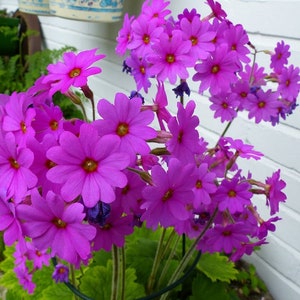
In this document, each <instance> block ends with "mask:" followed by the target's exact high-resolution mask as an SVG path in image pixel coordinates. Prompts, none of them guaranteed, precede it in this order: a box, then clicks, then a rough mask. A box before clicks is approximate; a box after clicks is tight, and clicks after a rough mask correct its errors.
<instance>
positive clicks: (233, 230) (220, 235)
mask: <svg viewBox="0 0 300 300" xmlns="http://www.w3.org/2000/svg"><path fill="white" fill-rule="evenodd" d="M248 234H249V232H248V228H247V227H244V226H243V223H242V222H238V223H234V224H229V225H226V226H222V225H220V224H216V225H215V226H214V227H213V228H211V229H209V230H208V231H207V233H206V235H205V239H204V240H203V242H204V244H202V242H201V241H200V243H199V245H198V248H200V249H202V248H204V250H205V251H209V252H211V253H213V252H222V251H224V252H225V253H226V254H230V253H231V252H232V251H233V250H234V249H240V248H241V247H242V245H243V244H244V243H247V242H248V241H249V238H248V236H247V235H248Z"/></svg>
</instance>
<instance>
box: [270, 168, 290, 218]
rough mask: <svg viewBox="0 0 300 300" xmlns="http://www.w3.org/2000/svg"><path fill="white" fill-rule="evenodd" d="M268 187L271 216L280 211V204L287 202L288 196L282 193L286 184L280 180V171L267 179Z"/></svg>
mask: <svg viewBox="0 0 300 300" xmlns="http://www.w3.org/2000/svg"><path fill="white" fill-rule="evenodd" d="M266 185H267V191H266V192H267V205H268V206H270V209H271V215H274V214H275V213H277V212H278V211H279V203H280V202H285V200H286V195H285V194H284V193H283V192H282V189H284V188H285V186H286V183H285V182H284V181H283V180H282V179H280V170H278V171H276V172H274V173H273V175H272V176H271V177H268V178H267V179H266Z"/></svg>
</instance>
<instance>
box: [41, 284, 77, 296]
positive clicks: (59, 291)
mask: <svg viewBox="0 0 300 300" xmlns="http://www.w3.org/2000/svg"><path fill="white" fill-rule="evenodd" d="M40 299H44V300H57V299H64V300H73V299H74V296H73V293H72V292H71V291H70V290H69V288H68V287H67V286H66V285H65V284H63V283H57V284H56V283H54V284H52V285H50V286H48V287H47V288H45V289H44V290H43V292H42V296H41V297H40Z"/></svg>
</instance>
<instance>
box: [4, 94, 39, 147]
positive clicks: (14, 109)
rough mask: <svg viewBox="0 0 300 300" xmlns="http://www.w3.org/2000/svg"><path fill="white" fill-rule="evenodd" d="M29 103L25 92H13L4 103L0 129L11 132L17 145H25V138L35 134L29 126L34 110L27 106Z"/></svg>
mask: <svg viewBox="0 0 300 300" xmlns="http://www.w3.org/2000/svg"><path fill="white" fill-rule="evenodd" d="M30 104H31V103H30V100H29V98H27V97H26V94H25V93H19V94H17V93H13V94H12V95H11V96H10V100H9V101H8V102H7V103H6V105H5V115H4V117H3V124H2V129H3V131H4V132H12V133H13V134H14V135H15V137H16V143H17V144H18V145H19V146H25V144H26V142H27V140H29V139H31V138H33V137H34V135H35V131H34V130H33V128H32V126H31V125H32V121H33V119H34V117H35V110H34V109H33V108H28V107H29V105H30Z"/></svg>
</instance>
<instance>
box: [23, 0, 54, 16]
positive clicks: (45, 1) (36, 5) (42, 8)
mask: <svg viewBox="0 0 300 300" xmlns="http://www.w3.org/2000/svg"><path fill="white" fill-rule="evenodd" d="M19 10H20V11H22V12H25V13H28V14H35V15H50V7H49V0H19Z"/></svg>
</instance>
